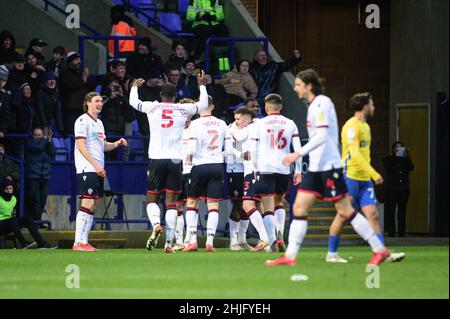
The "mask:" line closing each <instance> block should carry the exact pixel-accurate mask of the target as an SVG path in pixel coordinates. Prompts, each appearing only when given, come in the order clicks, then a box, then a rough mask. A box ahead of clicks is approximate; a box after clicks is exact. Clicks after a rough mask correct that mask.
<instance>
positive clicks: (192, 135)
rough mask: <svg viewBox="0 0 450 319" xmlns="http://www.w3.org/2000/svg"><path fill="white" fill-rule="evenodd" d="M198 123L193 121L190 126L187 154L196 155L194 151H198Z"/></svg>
mask: <svg viewBox="0 0 450 319" xmlns="http://www.w3.org/2000/svg"><path fill="white" fill-rule="evenodd" d="M196 124H197V123H196V122H195V121H193V122H192V123H191V125H190V126H189V135H188V138H189V142H188V147H187V155H188V156H190V155H194V153H195V152H196V151H197V142H198V136H197V125H196Z"/></svg>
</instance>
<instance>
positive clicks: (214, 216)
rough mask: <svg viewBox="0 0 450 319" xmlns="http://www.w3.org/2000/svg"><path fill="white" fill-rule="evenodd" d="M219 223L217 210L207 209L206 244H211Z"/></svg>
mask: <svg viewBox="0 0 450 319" xmlns="http://www.w3.org/2000/svg"><path fill="white" fill-rule="evenodd" d="M218 224H219V212H218V211H217V210H216V209H211V210H209V211H208V221H207V222H206V245H212V244H213V242H214V236H215V235H216V230H217V225H218Z"/></svg>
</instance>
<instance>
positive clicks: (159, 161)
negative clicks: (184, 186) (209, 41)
mask: <svg viewBox="0 0 450 319" xmlns="http://www.w3.org/2000/svg"><path fill="white" fill-rule="evenodd" d="M144 82H145V80H143V79H137V80H135V81H134V82H133V86H132V88H131V92H130V105H131V106H133V107H134V108H135V109H136V110H138V111H139V112H143V113H146V114H147V118H148V122H149V127H150V132H151V135H150V144H149V149H148V156H149V159H150V161H149V167H148V170H147V201H148V204H147V214H148V217H149V220H150V222H151V223H152V227H153V232H152V234H151V236H150V238H149V239H148V241H147V249H149V250H151V249H152V248H154V247H156V244H157V241H158V239H159V237H160V236H161V233H162V228H161V225H160V223H161V222H160V209H159V205H158V203H159V198H160V195H161V193H163V192H165V195H166V196H165V198H166V208H167V211H166V245H165V249H164V251H165V252H166V253H171V252H172V240H173V237H174V233H175V226H176V220H177V216H178V213H177V209H176V200H177V196H178V194H179V193H181V183H182V158H183V155H182V145H181V141H182V134H183V130H184V126H185V123H186V120H187V119H188V118H189V117H190V116H192V115H194V114H196V113H198V112H201V111H203V110H205V109H206V108H207V107H208V94H207V92H206V87H205V85H206V77H205V73H204V72H203V71H202V72H201V73H200V74H199V77H198V84H199V88H200V99H199V102H197V103H193V104H190V103H187V104H178V103H174V101H175V98H176V88H175V86H174V85H172V84H169V83H168V84H164V85H163V86H162V87H161V93H160V94H161V98H162V102H158V101H154V102H143V101H141V100H139V96H138V87H140V86H141V85H142V84H143V83H144Z"/></svg>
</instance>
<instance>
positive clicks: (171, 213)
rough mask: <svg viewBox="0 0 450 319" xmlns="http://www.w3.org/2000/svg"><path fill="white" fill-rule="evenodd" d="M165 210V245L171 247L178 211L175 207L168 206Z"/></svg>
mask: <svg viewBox="0 0 450 319" xmlns="http://www.w3.org/2000/svg"><path fill="white" fill-rule="evenodd" d="M169 207H170V206H168V209H167V211H166V247H172V241H173V237H174V235H175V227H176V225H177V218H178V212H177V209H176V207H170V208H169Z"/></svg>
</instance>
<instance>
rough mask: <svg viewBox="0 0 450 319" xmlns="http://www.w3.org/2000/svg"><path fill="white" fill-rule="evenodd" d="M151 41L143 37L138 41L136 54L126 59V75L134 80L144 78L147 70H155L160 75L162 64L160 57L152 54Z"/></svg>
mask: <svg viewBox="0 0 450 319" xmlns="http://www.w3.org/2000/svg"><path fill="white" fill-rule="evenodd" d="M152 50H153V49H152V40H150V38H148V37H145V38H142V39H140V40H139V41H138V45H137V52H133V53H132V54H130V56H129V57H128V59H127V73H128V74H129V75H130V76H132V77H133V78H135V79H138V78H145V76H146V75H147V73H148V70H151V69H155V70H157V71H159V72H160V73H161V71H162V68H163V64H162V60H161V57H160V56H159V55H156V54H154V53H153V52H152Z"/></svg>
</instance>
